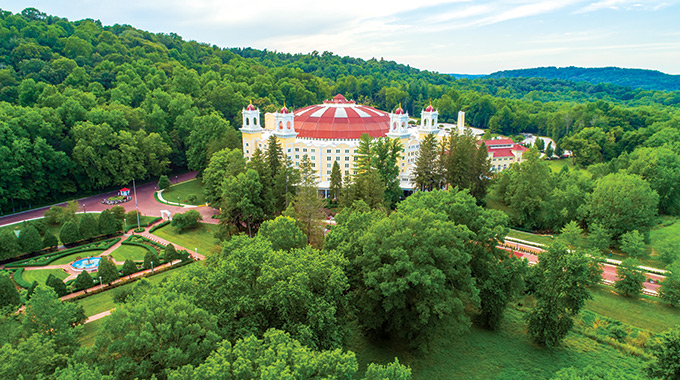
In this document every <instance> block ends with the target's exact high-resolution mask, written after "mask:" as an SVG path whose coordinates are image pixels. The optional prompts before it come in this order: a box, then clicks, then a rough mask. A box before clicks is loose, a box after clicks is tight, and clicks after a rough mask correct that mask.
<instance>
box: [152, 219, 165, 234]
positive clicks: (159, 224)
mask: <svg viewBox="0 0 680 380" xmlns="http://www.w3.org/2000/svg"><path fill="white" fill-rule="evenodd" d="M168 224H170V221H169V220H166V221H163V222H161V223H158V224H156V225H155V226H153V227H151V228H150V229H149V233H153V232H154V231H156V230H157V229H159V228H161V227H165V226H167V225H168Z"/></svg>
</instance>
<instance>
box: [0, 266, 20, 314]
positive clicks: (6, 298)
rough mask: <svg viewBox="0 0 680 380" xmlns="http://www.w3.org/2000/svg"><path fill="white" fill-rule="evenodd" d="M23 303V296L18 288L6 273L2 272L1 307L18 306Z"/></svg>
mask: <svg viewBox="0 0 680 380" xmlns="http://www.w3.org/2000/svg"><path fill="white" fill-rule="evenodd" d="M20 303H21V297H20V296H19V292H18V291H17V288H16V287H15V286H14V284H13V283H12V281H11V280H10V279H9V277H8V276H7V275H6V274H0V309H2V308H5V307H7V306H12V307H15V306H18V305H19V304H20Z"/></svg>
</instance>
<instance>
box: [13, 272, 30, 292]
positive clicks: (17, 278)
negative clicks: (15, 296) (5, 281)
mask: <svg viewBox="0 0 680 380" xmlns="http://www.w3.org/2000/svg"><path fill="white" fill-rule="evenodd" d="M23 274H24V268H19V269H17V270H16V271H14V282H15V283H16V284H17V285H19V286H21V287H22V288H24V289H28V288H30V287H31V285H33V284H29V283H28V282H27V281H26V280H24V278H23V277H22V275H23Z"/></svg>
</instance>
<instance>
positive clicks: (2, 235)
mask: <svg viewBox="0 0 680 380" xmlns="http://www.w3.org/2000/svg"><path fill="white" fill-rule="evenodd" d="M20 253H21V247H20V246H19V241H18V240H17V235H16V234H15V233H14V231H12V230H10V229H4V230H1V231H0V259H9V258H12V257H16V256H18V255H19V254H20Z"/></svg>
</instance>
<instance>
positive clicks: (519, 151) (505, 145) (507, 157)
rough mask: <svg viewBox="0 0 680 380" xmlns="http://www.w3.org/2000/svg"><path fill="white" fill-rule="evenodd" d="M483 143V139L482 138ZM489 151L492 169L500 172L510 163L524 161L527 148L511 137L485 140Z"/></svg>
mask: <svg viewBox="0 0 680 380" xmlns="http://www.w3.org/2000/svg"><path fill="white" fill-rule="evenodd" d="M480 143H481V140H480ZM484 144H486V149H487V150H488V152H489V162H490V163H491V171H494V172H500V171H503V170H505V169H507V168H508V167H509V166H510V164H514V163H516V162H522V157H523V155H524V152H526V151H527V148H526V147H524V146H522V145H520V144H517V143H515V142H514V141H512V140H511V139H493V140H484Z"/></svg>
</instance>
